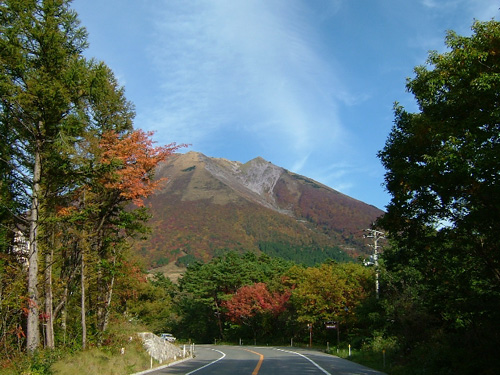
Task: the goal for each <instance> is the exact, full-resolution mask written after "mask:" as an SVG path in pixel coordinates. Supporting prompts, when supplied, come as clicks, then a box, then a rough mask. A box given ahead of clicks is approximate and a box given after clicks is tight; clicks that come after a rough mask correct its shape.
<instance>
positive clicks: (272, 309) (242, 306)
mask: <svg viewBox="0 0 500 375" xmlns="http://www.w3.org/2000/svg"><path fill="white" fill-rule="evenodd" d="M289 299H290V292H289V291H287V292H285V293H283V294H280V293H278V292H274V293H271V292H269V290H268V289H267V286H266V284H265V283H256V284H253V285H246V286H243V287H241V288H240V289H238V290H237V291H236V293H235V294H234V295H233V297H232V298H231V299H230V300H228V301H225V302H223V306H224V307H225V308H226V309H227V310H228V311H227V313H226V315H227V316H228V317H229V319H230V320H231V321H233V322H235V323H241V322H242V321H244V320H245V319H248V318H252V317H254V316H255V315H257V314H262V313H268V314H271V315H273V316H278V315H279V314H281V313H282V312H283V311H285V309H286V303H287V302H288V300H289Z"/></svg>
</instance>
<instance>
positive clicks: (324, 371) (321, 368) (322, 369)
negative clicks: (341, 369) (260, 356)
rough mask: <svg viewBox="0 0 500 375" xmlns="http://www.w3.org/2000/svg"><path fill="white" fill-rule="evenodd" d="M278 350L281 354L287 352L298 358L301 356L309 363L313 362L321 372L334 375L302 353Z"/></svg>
mask: <svg viewBox="0 0 500 375" xmlns="http://www.w3.org/2000/svg"><path fill="white" fill-rule="evenodd" d="M276 350H279V351H281V352H285V353H292V354H297V355H298V356H301V357H303V358H305V359H307V360H308V361H309V362H311V363H312V364H313V365H314V366H316V367H317V368H318V369H319V370H320V371H323V373H324V374H326V375H332V374H330V373H329V372H328V371H326V370H325V369H324V368H323V367H321V366H320V365H318V364H317V363H316V362H314V361H313V360H312V359H311V358H308V357H306V356H305V355H304V354H300V353H297V352H292V351H291V350H285V349H276Z"/></svg>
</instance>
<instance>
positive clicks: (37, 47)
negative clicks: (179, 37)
mask: <svg viewBox="0 0 500 375" xmlns="http://www.w3.org/2000/svg"><path fill="white" fill-rule="evenodd" d="M86 47H87V34H86V31H85V29H84V28H82V27H81V26H80V24H79V20H78V18H77V15H76V13H75V12H74V11H73V10H71V8H70V1H69V0H6V1H2V2H0V134H1V136H2V137H1V138H0V203H1V205H0V224H1V225H0V228H1V229H0V236H1V239H0V251H1V252H2V253H1V254H0V255H1V256H0V259H1V262H0V290H3V287H4V286H5V285H6V284H7V283H8V282H9V280H10V278H11V276H12V275H13V274H14V272H15V271H16V270H19V271H20V272H21V274H24V272H25V269H24V268H23V264H21V263H19V262H18V267H17V268H16V267H14V265H15V264H16V257H20V258H24V260H25V262H24V264H26V265H27V267H28V269H27V280H28V282H27V288H26V289H27V290H23V289H18V290H17V291H16V292H17V293H18V294H19V295H21V296H22V297H23V300H22V303H24V306H23V307H22V308H21V307H20V306H19V307H18V311H17V312H18V314H20V313H21V312H26V315H27V319H26V324H22V323H23V322H21V320H22V317H21V318H20V317H17V318H14V315H12V311H13V310H12V306H10V305H6V304H3V303H0V314H1V315H2V316H6V317H11V316H12V318H9V319H10V320H9V321H4V322H3V324H2V326H1V327H0V341H1V342H2V347H5V348H8V343H10V342H13V339H12V335H11V336H9V335H8V334H7V333H8V332H9V331H8V330H10V331H12V329H13V328H14V329H15V330H18V331H19V330H20V331H22V333H23V335H21V336H23V338H24V335H25V336H26V342H25V344H26V348H27V350H28V352H30V353H34V352H35V351H36V350H37V349H38V348H39V347H40V343H41V340H40V328H41V327H42V324H43V327H44V334H45V337H44V340H43V342H44V344H45V346H46V347H49V348H54V347H55V336H56V334H55V332H54V325H55V324H57V322H56V321H57V320H58V318H59V319H60V320H59V321H58V323H60V327H61V330H62V331H63V334H64V335H66V328H67V327H68V323H70V322H69V321H68V319H69V318H68V314H67V311H68V304H69V302H70V301H69V299H70V297H71V296H72V295H73V296H75V297H76V296H77V295H78V296H79V297H80V302H79V305H80V310H81V312H80V316H79V318H80V321H81V327H80V329H81V336H82V337H81V338H82V346H83V347H85V345H86V344H85V343H86V332H87V326H86V320H87V316H90V317H91V318H92V325H91V326H92V329H93V330H94V332H95V333H96V334H95V336H96V337H97V338H98V339H99V337H101V336H102V333H103V332H104V331H105V330H106V326H107V322H108V320H109V314H110V306H111V302H112V296H113V288H114V284H115V280H116V275H117V274H118V273H119V270H120V269H121V265H122V263H123V262H124V250H125V248H126V241H125V240H126V239H127V237H129V236H131V235H133V234H134V233H137V232H143V231H144V227H143V223H144V221H145V220H147V218H148V216H147V214H146V213H145V210H144V209H141V208H139V209H134V207H131V203H136V204H137V205H141V204H142V198H144V197H147V196H148V195H150V194H151V193H152V192H153V191H154V190H155V189H156V188H157V187H158V186H159V184H160V183H161V181H153V171H154V168H155V166H156V165H157V164H158V163H159V162H161V161H163V160H164V159H165V158H166V157H168V156H169V155H170V154H171V153H172V152H174V151H175V150H176V149H177V148H178V146H176V145H175V144H171V145H168V146H164V147H154V146H153V142H152V140H151V136H152V134H151V133H146V132H143V131H140V130H135V131H134V130H133V126H132V120H133V118H134V111H133V106H132V104H131V103H130V102H129V101H127V99H126V98H125V94H124V89H123V87H121V86H120V85H119V84H118V82H117V80H116V78H115V77H114V75H113V73H112V71H111V70H110V69H109V68H108V67H107V66H106V65H105V64H104V63H101V62H97V61H95V60H89V59H87V58H86V57H84V56H83V51H84V50H85V48H86ZM16 239H18V242H17V243H16V242H15V240H16ZM42 274H43V276H42ZM87 275H91V276H92V277H87ZM77 276H79V277H77ZM78 279H79V280H78ZM42 280H43V282H42ZM77 281H78V282H77ZM78 283H79V288H76V285H78ZM13 285H14V284H13ZM15 285H17V284H15ZM13 293H15V292H14V291H13ZM0 295H2V294H1V293H0ZM9 295H10V292H9ZM1 298H2V297H0V299H1ZM9 298H10V297H9ZM89 300H90V301H91V302H93V304H92V305H91V306H90V309H89V311H87V305H88V304H89ZM0 302H1V300H0ZM72 302H73V303H74V301H72ZM9 303H12V300H11V299H9ZM20 303H21V301H18V304H20ZM71 318H74V316H71ZM23 326H25V327H26V330H25V332H24V330H23ZM22 343H23V344H24V341H22ZM19 347H21V345H19Z"/></svg>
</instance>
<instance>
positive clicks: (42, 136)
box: [0, 0, 86, 352]
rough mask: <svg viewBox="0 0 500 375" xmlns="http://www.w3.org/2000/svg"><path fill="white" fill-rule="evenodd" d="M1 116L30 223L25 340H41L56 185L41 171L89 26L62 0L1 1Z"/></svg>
mask: <svg viewBox="0 0 500 375" xmlns="http://www.w3.org/2000/svg"><path fill="white" fill-rule="evenodd" d="M0 17H1V19H0V77H1V81H0V82H1V84H0V97H1V110H2V113H1V122H2V123H3V124H4V126H6V127H8V130H9V132H10V134H11V136H12V138H11V139H12V143H11V144H10V150H9V154H10V155H11V160H10V161H9V162H10V163H11V165H12V166H13V168H12V169H11V172H12V173H13V174H15V178H16V180H17V181H18V186H19V187H20V193H18V196H16V197H14V199H16V200H17V201H19V202H22V203H23V204H24V207H25V208H26V209H27V210H28V212H29V215H27V216H25V222H26V226H27V227H28V228H29V231H28V233H29V235H28V250H29V275H28V298H29V311H28V324H27V346H28V350H29V351H30V352H33V351H34V350H36V349H37V347H38V346H39V342H40V338H39V322H38V316H39V288H38V263H39V246H38V245H39V230H40V223H41V222H42V221H43V217H41V216H40V213H41V207H42V206H43V204H44V197H46V196H47V195H48V194H49V193H51V192H50V191H48V190H49V189H50V188H49V187H51V186H52V187H51V188H53V185H52V184H51V181H49V179H47V177H48V176H47V175H46V174H45V173H44V170H45V168H46V167H47V165H48V164H49V163H50V160H51V155H56V154H57V153H58V148H59V145H60V140H61V139H62V138H64V137H63V135H67V136H70V137H71V136H74V135H75V134H78V133H79V132H80V131H81V122H79V121H74V118H75V115H76V112H77V111H76V110H75V108H77V107H78V103H79V101H80V99H81V97H82V90H81V82H82V79H83V78H84V73H85V62H84V60H83V59H82V58H81V56H80V54H81V52H82V51H83V49H84V48H85V46H86V34H85V31H84V30H83V29H81V28H80V27H79V25H78V21H77V19H76V15H75V13H74V12H72V11H70V10H69V8H68V1H65V0H45V1H28V0H21V1H19V0H6V1H3V2H2V3H1V4H0Z"/></svg>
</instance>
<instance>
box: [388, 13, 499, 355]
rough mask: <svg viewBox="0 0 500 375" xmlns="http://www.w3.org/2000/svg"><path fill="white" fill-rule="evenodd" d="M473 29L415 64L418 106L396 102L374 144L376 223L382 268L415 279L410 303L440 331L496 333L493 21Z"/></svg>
mask: <svg viewBox="0 0 500 375" xmlns="http://www.w3.org/2000/svg"><path fill="white" fill-rule="evenodd" d="M472 30H473V34H472V35H471V36H467V37H464V36H459V35H457V34H456V33H454V32H449V33H448V35H447V38H446V45H447V47H448V48H449V51H448V52H445V53H437V52H431V53H430V55H429V59H428V65H427V66H419V67H417V68H416V69H415V74H416V76H415V78H413V79H409V80H408V82H407V89H408V91H409V92H411V93H412V94H413V95H414V96H415V99H416V101H417V104H418V106H419V112H417V113H410V112H408V111H406V110H405V109H404V108H403V107H401V106H399V105H396V106H395V124H394V127H393V129H392V132H391V134H390V136H389V138H388V140H387V142H386V145H385V147H384V149H383V150H382V151H380V153H379V157H380V159H381V160H382V163H383V165H384V166H385V168H386V169H387V173H386V175H385V180H386V187H387V190H388V191H389V193H390V194H391V195H392V199H391V202H390V204H389V205H388V207H387V214H386V215H385V216H384V217H383V219H382V220H381V221H380V223H381V225H382V226H383V227H384V228H385V229H386V230H388V231H389V233H390V236H391V238H392V241H393V244H394V247H393V249H392V250H388V251H387V252H386V253H385V255H384V258H385V260H386V265H387V268H388V270H389V271H390V272H392V275H393V276H397V275H399V280H400V281H401V282H400V284H399V285H400V286H402V285H406V286H407V287H408V284H409V281H410V280H413V284H412V285H411V287H412V288H413V291H418V293H417V294H416V295H414V297H415V299H414V301H413V303H414V302H415V301H417V300H418V301H419V304H420V308H422V309H423V310H424V311H425V314H427V315H431V316H433V317H434V319H435V320H436V322H437V323H436V324H439V325H441V327H440V331H442V330H443V327H444V329H445V331H446V330H448V332H449V330H451V331H453V332H461V335H463V334H464V332H467V333H468V335H470V337H471V338H474V341H475V342H476V343H478V341H477V337H478V335H479V333H480V332H481V334H487V335H488V337H489V338H488V339H487V340H485V341H489V342H492V340H493V341H496V342H499V337H498V335H496V337H494V336H495V335H492V332H493V331H494V330H493V331H492V327H493V326H494V324H495V322H496V324H497V322H498V320H499V319H500V316H499V314H498V312H499V311H500V305H499V304H498V301H499V300H500V237H499V236H498V225H499V223H500V110H499V108H500V101H499V95H498V93H499V92H500V23H499V22H497V21H489V22H479V21H478V22H475V23H474V24H473V26H472ZM404 263H406V264H409V265H411V268H412V269H409V268H407V267H404V266H403V264H404ZM410 274H411V275H413V276H412V277H411V278H407V279H406V282H403V280H404V278H405V275H406V276H407V275H410ZM410 284H411V282H410ZM421 293H425V298H424V296H422V295H421ZM406 295H408V294H406ZM427 321H429V320H427ZM434 332H436V330H435V329H434ZM473 346H474V345H469V347H473ZM455 352H457V350H455Z"/></svg>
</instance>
